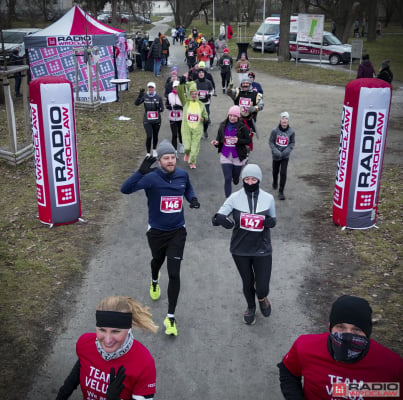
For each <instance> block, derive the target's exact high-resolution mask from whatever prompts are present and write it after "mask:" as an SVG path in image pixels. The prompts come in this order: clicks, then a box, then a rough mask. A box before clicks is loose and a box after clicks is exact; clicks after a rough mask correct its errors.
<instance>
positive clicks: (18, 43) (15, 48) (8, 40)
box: [0, 28, 40, 64]
mask: <svg viewBox="0 0 403 400" xmlns="http://www.w3.org/2000/svg"><path fill="white" fill-rule="evenodd" d="M39 30H40V29H39V28H18V29H4V30H3V31H2V35H3V43H4V51H3V44H2V43H0V64H4V62H5V59H7V63H9V59H10V56H11V53H13V52H15V54H16V55H17V56H18V57H25V43H24V37H25V36H26V35H31V34H32V33H35V32H38V31H39Z"/></svg>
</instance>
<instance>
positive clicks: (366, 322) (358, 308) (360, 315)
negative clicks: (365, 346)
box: [329, 295, 372, 338]
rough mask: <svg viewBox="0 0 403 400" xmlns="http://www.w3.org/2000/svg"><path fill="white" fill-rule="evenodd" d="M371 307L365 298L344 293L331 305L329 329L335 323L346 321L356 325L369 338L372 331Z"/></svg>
mask: <svg viewBox="0 0 403 400" xmlns="http://www.w3.org/2000/svg"><path fill="white" fill-rule="evenodd" d="M371 315H372V309H371V307H370V305H369V303H368V301H367V300H365V299H362V298H360V297H355V296H348V295H344V296H341V297H339V298H338V299H337V300H336V301H335V302H334V303H333V305H332V309H331V310H330V315H329V330H331V329H332V328H333V327H334V326H335V325H336V324H341V323H347V324H353V325H355V326H358V327H359V328H360V329H361V330H362V331H363V332H364V333H365V334H366V335H367V337H368V338H369V337H370V335H371V332H372V319H371Z"/></svg>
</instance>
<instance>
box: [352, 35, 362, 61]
mask: <svg viewBox="0 0 403 400" xmlns="http://www.w3.org/2000/svg"><path fill="white" fill-rule="evenodd" d="M362 46H363V42H362V40H359V39H353V40H352V41H351V58H359V59H361V56H362Z"/></svg>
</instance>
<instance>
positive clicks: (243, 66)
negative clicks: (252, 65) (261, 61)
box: [239, 64, 248, 71]
mask: <svg viewBox="0 0 403 400" xmlns="http://www.w3.org/2000/svg"><path fill="white" fill-rule="evenodd" d="M239 69H240V70H241V71H246V70H247V69H248V64H239Z"/></svg>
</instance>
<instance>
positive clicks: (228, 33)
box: [227, 24, 234, 40]
mask: <svg viewBox="0 0 403 400" xmlns="http://www.w3.org/2000/svg"><path fill="white" fill-rule="evenodd" d="M233 34H234V31H233V30H232V27H231V25H230V24H228V25H227V39H228V40H231V39H232V35H233Z"/></svg>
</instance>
